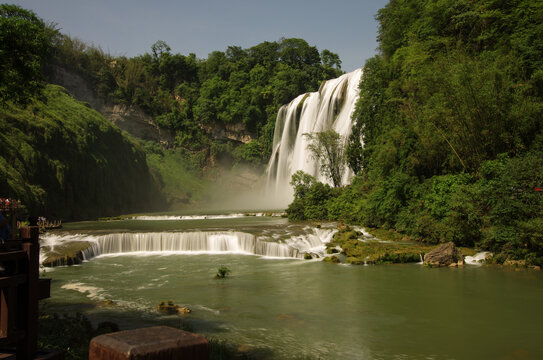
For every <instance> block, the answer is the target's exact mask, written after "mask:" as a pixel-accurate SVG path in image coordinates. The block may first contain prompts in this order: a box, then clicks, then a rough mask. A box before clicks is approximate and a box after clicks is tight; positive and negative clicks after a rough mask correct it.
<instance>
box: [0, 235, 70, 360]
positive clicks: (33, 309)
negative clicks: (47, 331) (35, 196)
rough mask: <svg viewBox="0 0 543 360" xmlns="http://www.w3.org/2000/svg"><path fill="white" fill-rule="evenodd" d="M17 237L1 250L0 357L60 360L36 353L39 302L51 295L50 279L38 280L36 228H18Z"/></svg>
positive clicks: (60, 356) (59, 355)
mask: <svg viewBox="0 0 543 360" xmlns="http://www.w3.org/2000/svg"><path fill="white" fill-rule="evenodd" d="M19 233H20V239H19V240H12V241H8V242H7V243H6V245H7V251H4V252H0V264H1V265H2V267H3V268H4V270H3V271H2V275H0V359H18V360H31V359H38V358H39V359H62V358H63V356H62V353H50V354H42V353H39V352H38V348H37V344H38V301H39V300H41V299H45V298H48V297H49V295H50V279H39V256H40V245H39V241H38V238H39V229H38V227H37V226H28V227H24V228H21V229H19Z"/></svg>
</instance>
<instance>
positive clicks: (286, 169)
mask: <svg viewBox="0 0 543 360" xmlns="http://www.w3.org/2000/svg"><path fill="white" fill-rule="evenodd" d="M361 77H362V69H357V70H355V71H353V72H350V73H347V74H344V75H342V76H340V77H339V78H337V79H332V80H328V81H326V82H323V84H322V85H321V87H320V89H319V91H317V92H313V93H307V94H302V95H300V96H298V97H297V98H295V99H294V100H292V101H291V102H290V103H289V104H288V105H285V106H283V107H281V109H280V110H279V113H278V115H277V120H276V122H275V131H274V138H273V148H272V155H271V158H270V161H269V163H268V167H267V169H266V173H267V191H268V194H269V197H270V200H271V201H272V202H271V203H273V204H274V206H276V207H286V205H288V204H289V203H290V202H291V201H292V198H293V189H292V187H291V186H290V184H289V183H290V180H291V177H292V174H294V173H295V172H296V171H298V170H302V171H304V172H305V173H308V174H310V175H312V176H314V177H315V178H317V180H319V181H321V182H324V183H328V184H330V185H332V184H331V181H330V179H328V178H326V177H325V176H324V175H323V174H322V172H321V171H320V165H319V161H318V159H315V158H314V157H313V156H312V153H311V152H310V150H308V148H307V146H308V141H309V140H308V138H307V137H306V136H305V135H304V134H308V133H317V132H322V131H327V130H334V131H336V132H337V133H338V134H339V135H340V136H341V137H342V138H343V139H348V137H349V135H350V133H351V129H352V114H353V112H354V110H355V106H356V102H357V100H358V95H359V88H358V86H359V83H360V79H361ZM352 176H353V173H352V171H351V170H350V169H349V168H346V170H345V172H344V173H343V176H342V183H343V184H344V185H345V184H348V183H349V180H350V178H351V177H352Z"/></svg>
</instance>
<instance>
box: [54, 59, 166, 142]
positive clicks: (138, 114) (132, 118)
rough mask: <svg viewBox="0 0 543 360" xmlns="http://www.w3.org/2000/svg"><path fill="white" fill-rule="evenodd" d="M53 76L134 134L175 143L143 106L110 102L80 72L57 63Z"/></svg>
mask: <svg viewBox="0 0 543 360" xmlns="http://www.w3.org/2000/svg"><path fill="white" fill-rule="evenodd" d="M50 77H51V79H50V81H51V82H52V83H53V84H56V85H60V86H62V87H64V88H65V89H66V90H68V92H69V93H70V94H71V95H72V96H73V97H74V98H75V99H77V100H79V101H83V102H86V103H88V104H89V105H90V107H91V108H93V109H94V110H96V111H98V112H99V113H101V114H102V115H103V116H104V117H105V118H106V119H108V120H109V121H111V122H112V123H113V124H115V125H116V126H117V127H119V128H120V129H122V130H124V131H126V132H127V133H129V134H130V135H132V136H135V137H137V138H140V139H144V140H153V141H157V142H166V143H171V142H173V140H174V139H173V136H172V135H171V134H170V132H169V131H167V130H164V129H161V128H160V127H159V126H158V125H157V124H156V123H155V121H154V120H153V118H152V117H151V116H149V115H147V114H145V113H144V112H143V111H142V110H141V109H140V108H139V107H137V106H135V105H129V106H127V105H122V104H111V103H107V102H106V101H104V100H103V99H101V98H100V97H99V96H98V95H97V94H96V93H95V92H94V91H93V90H92V88H91V87H90V86H89V85H88V82H87V80H85V79H84V78H83V77H81V76H80V75H79V74H77V73H76V72H73V71H70V70H67V69H65V68H62V67H60V66H53V67H52V69H51V76H50Z"/></svg>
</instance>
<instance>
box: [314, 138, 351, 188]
mask: <svg viewBox="0 0 543 360" xmlns="http://www.w3.org/2000/svg"><path fill="white" fill-rule="evenodd" d="M304 136H305V137H306V138H307V139H308V141H309V142H308V144H307V148H308V150H309V151H311V154H312V157H313V159H314V160H317V161H318V162H319V164H320V169H321V172H322V173H323V174H324V175H325V176H326V177H328V178H329V179H330V180H331V181H332V183H333V184H334V186H335V187H339V186H341V178H342V176H343V173H344V172H345V166H346V161H345V139H343V138H342V137H341V135H339V134H338V133H337V132H336V131H334V130H327V131H322V132H318V133H310V134H304Z"/></svg>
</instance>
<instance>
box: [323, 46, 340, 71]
mask: <svg viewBox="0 0 543 360" xmlns="http://www.w3.org/2000/svg"><path fill="white" fill-rule="evenodd" d="M321 60H322V65H324V66H325V67H328V68H336V69H338V70H341V60H340V59H339V55H338V54H336V53H333V52H331V51H330V50H327V49H324V50H323V51H322V52H321Z"/></svg>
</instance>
